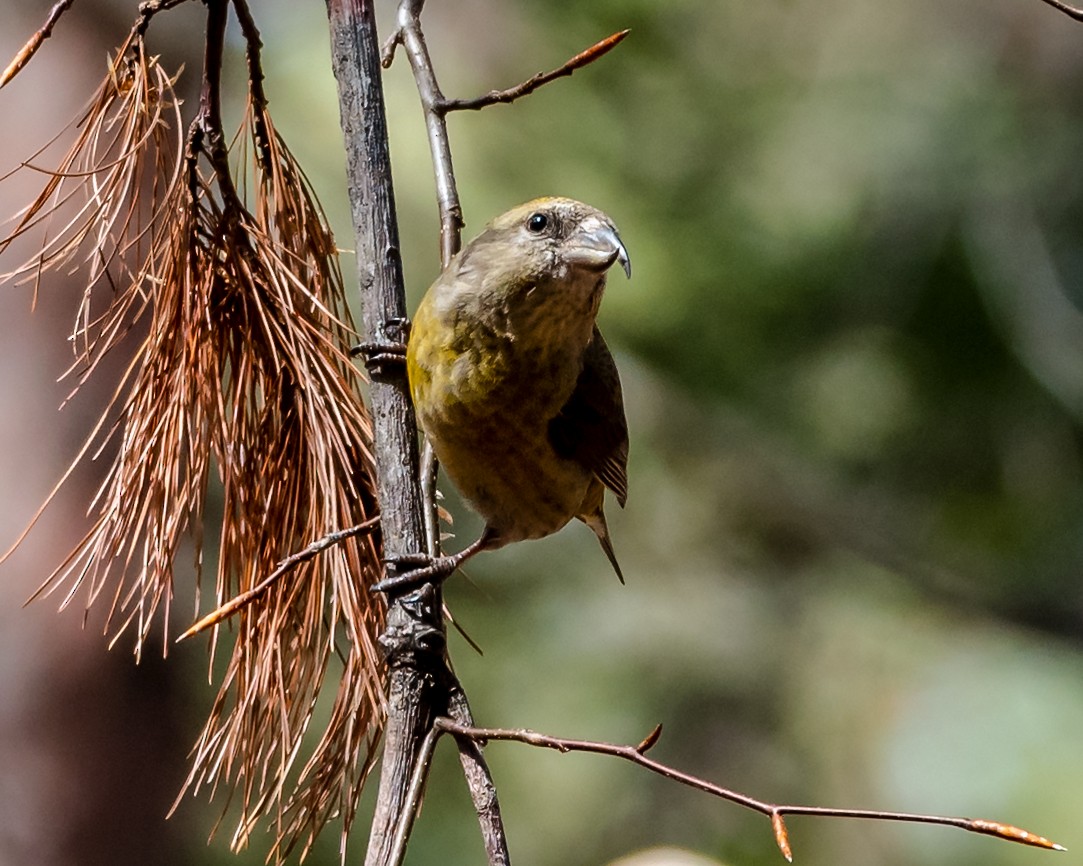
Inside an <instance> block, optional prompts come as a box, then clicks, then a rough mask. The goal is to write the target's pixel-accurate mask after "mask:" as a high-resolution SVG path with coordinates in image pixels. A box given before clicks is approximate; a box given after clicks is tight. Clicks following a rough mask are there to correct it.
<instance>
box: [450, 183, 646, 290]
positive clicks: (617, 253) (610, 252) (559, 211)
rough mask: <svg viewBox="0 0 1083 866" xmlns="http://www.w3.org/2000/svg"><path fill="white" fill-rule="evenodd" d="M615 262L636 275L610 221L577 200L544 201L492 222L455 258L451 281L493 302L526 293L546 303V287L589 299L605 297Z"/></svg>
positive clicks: (540, 200)
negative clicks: (606, 280)
mask: <svg viewBox="0 0 1083 866" xmlns="http://www.w3.org/2000/svg"><path fill="white" fill-rule="evenodd" d="M614 263H619V264H620V265H621V267H623V268H624V271H625V273H626V274H628V276H631V274H632V266H631V263H630V261H629V259H628V251H627V250H626V249H625V248H624V244H623V243H622V242H621V239H620V235H618V234H617V229H616V226H614V225H613V221H612V220H611V219H610V218H609V217H608V216H606V215H605V214H604V213H602V211H600V210H598V209H597V208H594V207H591V206H590V205H586V204H583V203H582V202H579V201H575V200H574V199H570V198H556V197H551V198H539V199H534V200H533V201H529V202H526V204H521V205H519V206H518V207H515V208H512V209H511V210H509V211H508V212H507V213H505V214H502V215H501V216H499V217H497V218H496V219H494V220H493V221H492V222H490V223H489V224H488V225H487V226H486V227H485V229H484V230H483V231H482V232H481V234H479V235H478V236H477V237H476V238H474V239H473V240H472V241H470V243H468V244H467V245H466V246H465V247H464V248H463V250H462V252H460V253H459V255H458V256H457V257H456V260H455V262H454V263H453V264H452V266H451V268H450V269H449V271H450V273H449V274H448V276H449V277H450V278H451V280H449V281H448V282H450V283H452V285H454V287H455V291H456V293H459V292H464V293H466V294H469V295H475V296H477V297H478V298H479V299H483V300H484V301H485V302H488V303H492V302H506V301H510V300H512V299H513V298H515V297H517V296H520V295H522V294H523V293H525V292H531V293H532V294H534V295H535V298H534V299H535V300H541V299H540V298H537V297H536V295H537V293H538V292H542V293H546V292H545V290H546V289H547V288H548V289H550V290H552V291H554V292H556V293H557V294H558V295H563V294H569V295H575V294H582V295H584V296H588V295H593V294H598V293H599V292H600V290H601V288H602V286H603V285H604V278H605V274H606V271H608V270H609V268H610V267H611V266H612V265H613V264H614ZM561 290H563V291H561ZM567 299H568V300H570V299H571V298H570V297H569V298H567ZM553 300H557V299H556V298H553Z"/></svg>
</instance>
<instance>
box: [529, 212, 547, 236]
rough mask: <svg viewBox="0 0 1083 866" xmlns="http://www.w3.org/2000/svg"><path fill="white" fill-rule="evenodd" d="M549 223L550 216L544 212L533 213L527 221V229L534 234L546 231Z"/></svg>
mask: <svg viewBox="0 0 1083 866" xmlns="http://www.w3.org/2000/svg"><path fill="white" fill-rule="evenodd" d="M547 225H549V217H547V216H546V215H545V214H543V213H536V214H531V215H530V219H528V220H527V221H526V227H527V229H528V230H529V231H532V232H534V234H538V233H539V232H543V231H545V227H546V226H547Z"/></svg>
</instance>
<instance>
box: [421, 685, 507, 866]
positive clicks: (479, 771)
mask: <svg viewBox="0 0 1083 866" xmlns="http://www.w3.org/2000/svg"><path fill="white" fill-rule="evenodd" d="M448 713H449V714H450V715H451V717H452V718H454V719H455V721H456V722H457V723H458V724H460V725H463V726H465V727H473V725H474V716H473V713H472V712H471V710H470V704H469V702H468V701H467V699H466V692H465V691H464V690H463V688H462V685H461V684H460V683H459V681H458V679H455V680H454V681H453V682H452V684H451V694H450V696H449V698H448ZM433 730H434V732H436V733H439V728H433ZM455 743H456V745H457V746H458V747H459V763H460V764H462V768H463V775H464V776H465V777H466V785H467V787H468V788H469V789H470V798H471V800H473V801H474V811H475V812H476V813H477V816H478V825H479V826H480V828H481V838H482V842H483V843H484V845H485V855H486V858H487V859H488V863H489V866H509V864H510V863H511V855H510V854H509V853H508V834H507V832H506V831H505V830H504V818H503V815H502V814H501V812H500V799H499V798H498V797H497V793H496V783H495V782H494V781H493V776H492V773H491V772H490V771H489V765H488V764H487V763H486V761H485V755H484V753H483V752H482V747H483V745H484V744H483V743H480V742H478V741H477V740H474V739H471V738H469V737H456V738H455Z"/></svg>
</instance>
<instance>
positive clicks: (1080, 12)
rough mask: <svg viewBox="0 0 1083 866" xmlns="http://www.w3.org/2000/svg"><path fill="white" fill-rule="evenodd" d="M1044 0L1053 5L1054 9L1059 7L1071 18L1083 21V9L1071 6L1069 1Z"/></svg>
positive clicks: (1043, 0)
mask: <svg viewBox="0 0 1083 866" xmlns="http://www.w3.org/2000/svg"><path fill="white" fill-rule="evenodd" d="M1042 2H1043V3H1046V4H1048V5H1049V6H1052V7H1053V8H1054V9H1059V10H1060V11H1061V12H1063V13H1064V14H1065V15H1067V16H1068V17H1069V18H1074V19H1075V20H1076V21H1083V9H1079V8H1077V7H1075V6H1069V5H1068V4H1067V3H1063V2H1061V0H1042Z"/></svg>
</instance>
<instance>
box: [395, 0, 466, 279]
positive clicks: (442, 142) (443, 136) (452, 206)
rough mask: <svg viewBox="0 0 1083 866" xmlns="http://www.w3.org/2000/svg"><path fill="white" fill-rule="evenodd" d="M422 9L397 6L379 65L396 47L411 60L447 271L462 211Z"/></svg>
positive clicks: (416, 1)
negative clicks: (424, 28)
mask: <svg viewBox="0 0 1083 866" xmlns="http://www.w3.org/2000/svg"><path fill="white" fill-rule="evenodd" d="M424 6H425V0H402V2H401V3H400V4H399V11H398V15H397V26H396V29H395V32H394V33H393V34H392V35H391V38H390V39H388V41H387V42H386V43H385V44H384V48H383V56H382V59H381V64H382V65H383V67H384V68H385V69H386V68H387V67H388V66H390V65H391V61H392V60H393V59H394V56H395V46H396V45H402V46H403V48H404V49H405V51H406V55H407V57H408V58H409V60H410V68H411V69H412V70H413V73H414V80H415V81H416V82H417V93H418V96H419V97H420V99H421V108H422V111H423V112H424V114H425V131H426V132H427V133H428V136H429V150H430V151H431V152H432V165H433V171H434V172H435V174H436V200H437V204H438V205H439V208H440V267H441V268H446V267H447V266H448V263H449V262H450V261H451V257H452V256H454V255H455V253H457V252H458V251H459V246H460V244H461V242H462V238H461V234H462V228H463V212H462V207H461V206H460V204H459V191H458V188H457V187H456V184H455V169H454V167H453V166H452V163H451V142H450V141H449V140H448V134H447V121H446V120H445V118H444V111H443V110H442V108H441V106H442V105H444V104H445V103H446V102H447V100H445V99H444V94H443V93H441V92H440V85H439V84H438V83H437V81H436V73H435V72H434V71H433V67H432V58H430V57H429V49H428V46H427V45H426V44H425V34H424V33H423V32H422V30H421V10H422V9H423V8H424Z"/></svg>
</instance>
